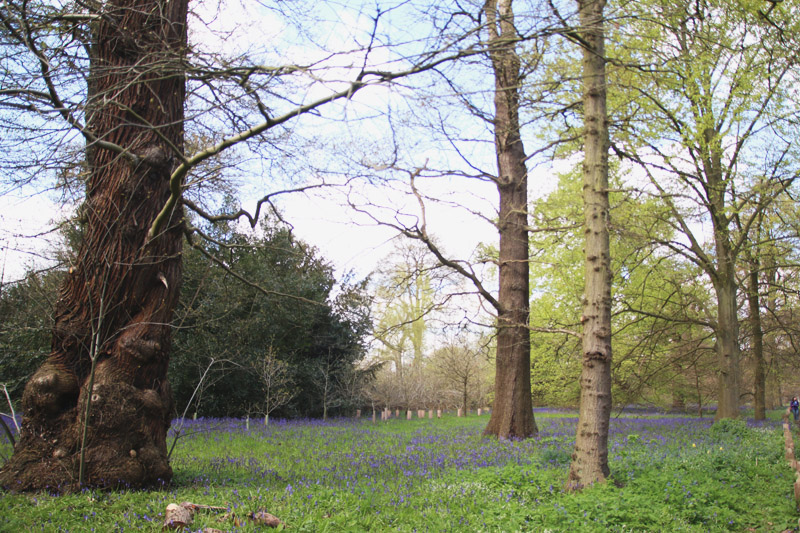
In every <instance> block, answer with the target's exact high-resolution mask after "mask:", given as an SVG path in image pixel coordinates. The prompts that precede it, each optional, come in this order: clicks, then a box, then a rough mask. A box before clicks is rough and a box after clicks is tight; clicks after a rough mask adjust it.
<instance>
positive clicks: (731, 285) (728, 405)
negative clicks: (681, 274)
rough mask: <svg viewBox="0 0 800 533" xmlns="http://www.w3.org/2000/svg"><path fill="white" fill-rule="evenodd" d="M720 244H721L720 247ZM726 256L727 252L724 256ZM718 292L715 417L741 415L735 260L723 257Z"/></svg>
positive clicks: (736, 416)
mask: <svg viewBox="0 0 800 533" xmlns="http://www.w3.org/2000/svg"><path fill="white" fill-rule="evenodd" d="M717 248H718V249H719V248H720V247H719V246H718V247H717ZM723 257H726V256H723ZM718 272H719V277H718V278H717V282H716V283H715V287H714V288H715V290H716V293H717V313H718V315H717V331H716V334H717V343H716V348H717V372H718V373H719V385H718V387H719V389H718V392H717V394H718V400H717V414H716V416H715V417H714V419H715V420H720V419H723V418H738V417H739V416H740V412H739V380H740V376H739V359H740V349H739V317H738V316H737V314H736V311H737V302H736V292H737V290H736V280H735V278H734V273H733V261H732V260H730V261H725V260H722V261H720V266H719V268H718Z"/></svg>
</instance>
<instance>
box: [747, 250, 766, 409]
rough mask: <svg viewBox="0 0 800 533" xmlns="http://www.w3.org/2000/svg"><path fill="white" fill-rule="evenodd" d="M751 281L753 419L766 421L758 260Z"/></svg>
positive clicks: (748, 293) (749, 292)
mask: <svg viewBox="0 0 800 533" xmlns="http://www.w3.org/2000/svg"><path fill="white" fill-rule="evenodd" d="M749 279H750V284H749V286H748V288H747V304H748V308H749V310H750V327H751V329H752V334H753V410H754V413H753V418H754V419H756V420H765V419H766V417H767V413H766V389H767V387H766V384H767V379H766V372H765V371H764V370H765V365H764V331H763V329H762V327H761V305H760V302H759V297H758V259H755V261H754V264H752V266H751V268H750V274H749Z"/></svg>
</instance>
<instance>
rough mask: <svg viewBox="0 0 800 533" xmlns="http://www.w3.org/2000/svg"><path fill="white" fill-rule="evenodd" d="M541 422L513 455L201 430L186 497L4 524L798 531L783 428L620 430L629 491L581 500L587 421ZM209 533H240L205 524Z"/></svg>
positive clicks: (476, 425)
mask: <svg viewBox="0 0 800 533" xmlns="http://www.w3.org/2000/svg"><path fill="white" fill-rule="evenodd" d="M537 418H538V423H539V425H540V430H541V437H540V438H539V439H536V440H526V441H512V442H508V441H498V440H495V439H491V438H484V437H482V436H481V431H482V429H483V427H484V424H485V422H486V418H485V417H483V418H477V417H472V418H467V419H463V418H462V419H459V418H445V419H443V420H441V421H435V420H414V421H410V422H409V421H405V420H398V421H390V422H388V423H382V424H378V425H373V424H371V423H369V422H367V421H360V422H359V421H354V420H334V421H328V422H322V421H313V420H301V421H292V422H285V421H278V422H277V423H273V422H271V423H270V426H268V427H264V426H263V425H262V424H257V423H254V422H251V425H250V428H249V429H246V427H245V423H244V421H242V420H231V419H207V420H199V421H195V422H188V421H187V425H186V426H185V427H184V435H185V436H183V437H181V438H180V440H179V442H178V445H177V447H176V451H175V454H174V456H173V463H172V466H173V469H174V472H175V479H174V483H173V485H172V486H171V487H169V488H165V489H164V490H161V491H155V492H138V491H118V492H97V491H95V492H85V493H83V494H76V495H71V496H62V497H54V496H49V495H46V494H38V495H28V496H25V495H11V494H2V496H0V514H1V515H3V516H5V517H10V519H7V520H6V523H5V524H4V525H0V530H8V531H22V530H36V531H91V530H93V529H94V530H95V531H112V530H114V531H134V530H136V531H142V530H143V531H158V530H160V529H161V523H162V520H163V513H164V508H165V507H166V505H167V504H168V503H169V502H173V501H175V502H179V501H192V502H195V503H204V504H208V505H216V506H224V507H228V508H229V509H230V510H231V512H233V513H236V514H238V515H245V514H247V513H249V512H253V511H258V510H260V509H265V510H267V511H269V512H270V513H272V514H275V515H277V516H278V517H280V518H281V519H282V520H284V522H285V523H286V524H287V527H288V528H289V529H291V530H293V531H415V530H416V531H437V532H438V531H544V530H550V531H598V532H600V531H631V530H633V531H698V532H699V531H751V530H752V531H783V530H785V529H790V528H792V527H793V524H796V523H797V517H798V515H797V512H796V509H795V504H794V499H793V494H792V491H791V489H792V483H793V478H792V471H791V469H789V468H788V467H786V465H785V464H784V461H783V456H782V441H781V433H780V431H779V425H778V424H777V422H767V423H764V424H759V425H754V424H752V423H751V424H749V426H745V425H744V423H734V424H733V425H731V426H730V427H727V428H725V427H722V428H721V427H720V426H716V427H714V428H712V427H711V420H710V419H697V418H691V417H655V416H649V417H645V416H637V417H632V418H616V419H613V420H612V428H611V440H610V456H609V460H610V463H611V467H612V472H613V476H614V478H613V482H612V483H609V484H606V485H603V486H597V487H593V488H590V489H587V490H584V491H583V492H581V493H578V494H568V493H565V492H564V491H563V490H562V487H563V484H564V481H565V479H566V473H567V466H568V464H569V460H570V454H571V451H572V443H573V434H574V431H575V424H576V418H575V417H574V416H571V415H570V414H568V413H567V414H561V415H555V414H549V415H548V414H543V413H538V414H537ZM6 451H7V446H6V447H5V448H4V449H3V452H4V453H6ZM193 527H194V530H198V529H202V528H203V527H216V528H219V529H222V530H231V529H230V528H231V527H232V526H231V525H230V524H229V523H226V522H224V521H220V518H219V516H218V514H214V513H206V514H202V513H201V514H200V515H198V516H197V517H196V519H195V524H194V525H193ZM3 528H10V529H3ZM254 530H255V526H252V525H245V526H243V527H241V528H238V529H236V531H254Z"/></svg>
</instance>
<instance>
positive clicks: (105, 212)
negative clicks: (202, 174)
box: [0, 0, 187, 491]
mask: <svg viewBox="0 0 800 533" xmlns="http://www.w3.org/2000/svg"><path fill="white" fill-rule="evenodd" d="M186 14H187V0H169V1H165V0H114V1H112V2H108V3H106V4H104V6H103V13H102V16H101V18H100V19H99V20H98V22H97V23H96V24H97V25H96V27H95V28H94V31H93V36H94V42H93V44H92V54H91V67H90V69H91V72H90V84H89V102H88V105H87V115H88V116H87V123H88V126H89V128H90V130H91V132H92V134H93V135H94V136H96V138H98V139H100V140H101V141H105V142H108V143H113V144H114V145H116V146H120V147H122V148H124V149H125V150H126V152H127V155H120V154H119V153H117V152H116V151H114V150H110V149H107V148H102V147H99V146H98V144H97V143H94V144H93V145H90V146H89V147H87V152H86V153H87V162H88V165H89V169H90V177H89V180H88V183H87V191H86V200H85V204H84V206H83V216H84V217H85V226H84V234H83V238H82V241H81V244H80V249H79V251H78V254H77V262H76V263H75V264H74V265H73V266H72V268H71V269H70V273H69V275H68V277H67V279H66V281H65V283H64V285H63V286H62V288H61V291H60V297H59V300H58V302H57V303H56V309H55V325H54V329H53V340H52V351H51V354H50V356H49V358H48V360H47V362H46V363H45V364H44V365H43V366H42V367H41V368H39V369H38V370H37V372H36V373H35V374H34V376H33V377H32V378H31V379H30V381H29V382H28V383H27V385H26V388H25V393H24V396H23V409H24V418H23V422H22V428H21V434H20V438H19V442H18V443H17V446H16V448H15V450H14V454H13V456H12V457H11V458H10V460H9V461H8V463H7V464H6V465H5V466H4V468H3V469H2V471H0V485H2V486H3V487H5V488H7V489H11V490H40V489H48V490H52V491H64V490H72V489H75V488H77V485H78V484H77V481H78V471H79V462H80V455H81V454H80V449H81V442H82V433H83V431H82V430H83V425H84V418H85V417H84V414H85V413H84V411H85V406H86V396H87V395H90V398H91V411H90V412H91V414H90V416H89V419H88V420H86V421H85V422H86V423H87V424H88V433H87V439H86V449H85V450H86V453H85V485H86V486H95V487H101V486H132V487H141V486H148V485H152V484H157V483H160V482H168V481H169V480H170V478H171V477H172V470H171V468H170V466H169V463H168V460H167V449H166V433H167V430H168V428H169V423H170V419H171V416H172V411H173V404H172V396H171V393H170V388H169V384H168V382H167V365H168V361H169V350H170V322H171V320H172V312H173V309H174V307H175V305H176V303H177V297H178V292H179V287H180V280H181V259H180V255H181V245H182V232H181V215H180V211H179V210H176V211H175V212H174V213H173V214H172V218H171V220H170V221H169V223H168V224H166V225H165V226H164V228H165V229H164V230H163V231H162V232H161V233H160V234H159V235H157V236H156V237H155V238H153V239H151V240H148V238H147V233H148V230H149V228H150V224H151V222H152V221H153V219H154V217H155V216H156V215H157V214H158V212H159V211H160V210H161V208H162V207H163V206H164V204H165V202H166V200H167V198H168V197H169V194H170V191H169V183H168V178H169V176H170V173H171V170H172V167H173V163H172V161H173V157H174V155H175V153H176V151H179V150H181V148H182V138H183V125H182V124H183V100H184V95H185V82H184V76H183V73H182V65H183V61H182V58H183V56H184V54H185V48H186ZM93 345H94V346H96V349H95V350H93V348H92V346H93ZM93 352H94V353H96V356H97V358H96V360H97V364H96V371H95V375H94V384H93V387H92V388H91V390H90V389H89V378H90V369H91V367H92V365H91V355H92V353H93Z"/></svg>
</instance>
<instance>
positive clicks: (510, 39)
mask: <svg viewBox="0 0 800 533" xmlns="http://www.w3.org/2000/svg"><path fill="white" fill-rule="evenodd" d="M484 11H485V13H486V19H487V26H488V28H489V37H490V41H489V42H490V56H491V59H492V67H493V69H494V75H495V96H494V104H495V119H494V128H495V150H496V152H497V168H498V176H497V180H496V183H497V189H498V192H499V193H500V213H499V219H498V229H499V232H500V250H499V258H498V260H499V265H500V276H499V285H500V290H499V294H498V298H497V301H498V309H497V311H498V316H497V327H498V332H497V356H496V373H495V398H494V405H493V407H492V415H491V418H490V419H489V423H488V424H487V426H486V429H485V430H484V434H486V435H494V436H497V437H500V438H527V437H531V436H535V435H536V434H537V433H538V428H537V427H536V421H535V420H534V417H533V404H532V400H531V365H530V353H531V341H530V330H529V329H528V319H529V313H530V307H529V306H530V303H529V297H530V294H529V288H528V283H529V280H528V277H529V269H528V171H527V169H526V167H525V160H526V156H525V149H524V147H523V144H522V139H521V137H520V130H519V84H520V61H519V57H518V56H517V53H516V51H515V48H514V43H515V42H516V40H517V38H518V37H517V33H516V30H515V29H514V20H513V11H512V8H511V0H499V1H497V0H488V1H487V2H486V4H485V6H484Z"/></svg>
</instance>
